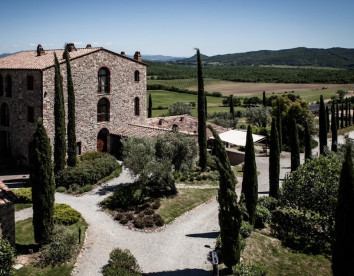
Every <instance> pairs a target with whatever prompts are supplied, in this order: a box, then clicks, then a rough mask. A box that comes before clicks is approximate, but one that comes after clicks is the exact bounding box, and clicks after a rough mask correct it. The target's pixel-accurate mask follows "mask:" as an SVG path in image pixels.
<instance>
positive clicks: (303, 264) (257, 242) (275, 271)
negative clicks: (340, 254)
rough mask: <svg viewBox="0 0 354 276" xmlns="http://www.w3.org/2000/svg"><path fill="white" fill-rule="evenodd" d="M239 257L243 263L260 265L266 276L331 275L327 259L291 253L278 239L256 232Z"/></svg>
mask: <svg viewBox="0 0 354 276" xmlns="http://www.w3.org/2000/svg"><path fill="white" fill-rule="evenodd" d="M241 257H242V259H243V261H245V262H259V263H262V264H263V265H264V266H265V268H266V269H267V270H268V274H267V275H268V276H280V275H284V276H285V275H286V276H291V275H293V276H298V275H301V276H306V275H308V276H310V275H313V276H318V275H321V276H325V275H332V272H331V261H330V260H329V259H327V258H325V257H324V256H322V255H307V254H303V253H299V252H293V251H292V250H291V249H289V248H286V247H284V246H282V244H281V242H280V241H279V240H278V239H275V238H272V237H271V236H269V235H268V234H266V233H261V232H259V231H257V230H256V231H254V232H253V233H252V234H251V236H250V237H249V238H247V240H246V247H245V250H244V251H243V252H242V254H241Z"/></svg>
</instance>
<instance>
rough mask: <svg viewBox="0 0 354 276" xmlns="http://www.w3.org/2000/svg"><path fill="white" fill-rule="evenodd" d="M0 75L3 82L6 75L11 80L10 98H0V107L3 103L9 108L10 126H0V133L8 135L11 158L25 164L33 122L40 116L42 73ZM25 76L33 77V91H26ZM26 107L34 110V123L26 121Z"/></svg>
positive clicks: (34, 71) (25, 72)
mask: <svg viewBox="0 0 354 276" xmlns="http://www.w3.org/2000/svg"><path fill="white" fill-rule="evenodd" d="M0 74H1V75H2V77H3V79H4V80H5V78H6V76H7V75H9V76H11V78H12V97H11V98H8V97H1V96H0V107H1V106H2V104H3V103H6V104H7V105H8V107H9V115H10V116H9V117H10V125H9V127H5V126H0V131H6V132H9V133H10V144H11V156H12V158H13V159H14V160H16V161H18V162H19V163H23V164H26V163H27V162H28V145H29V142H30V139H31V136H32V133H33V131H34V130H35V122H36V121H37V119H38V117H41V116H42V93H41V91H42V90H41V88H42V73H41V72H40V71H39V70H0ZM27 76H33V80H34V87H33V90H27ZM4 86H5V82H4ZM28 106H31V107H33V108H34V123H33V122H28V120H27V107H28Z"/></svg>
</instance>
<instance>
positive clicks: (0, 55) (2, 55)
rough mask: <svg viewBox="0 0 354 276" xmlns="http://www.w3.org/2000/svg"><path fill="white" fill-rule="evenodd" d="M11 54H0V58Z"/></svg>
mask: <svg viewBox="0 0 354 276" xmlns="http://www.w3.org/2000/svg"><path fill="white" fill-rule="evenodd" d="M11 55H12V54H9V53H4V54H0V58H3V57H7V56H11Z"/></svg>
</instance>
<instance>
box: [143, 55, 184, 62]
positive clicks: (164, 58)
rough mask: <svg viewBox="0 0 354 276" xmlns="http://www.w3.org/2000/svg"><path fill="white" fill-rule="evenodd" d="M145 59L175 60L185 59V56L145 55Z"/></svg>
mask: <svg viewBox="0 0 354 276" xmlns="http://www.w3.org/2000/svg"><path fill="white" fill-rule="evenodd" d="M143 59H144V60H150V61H175V60H181V59H184V57H171V56H162V55H143Z"/></svg>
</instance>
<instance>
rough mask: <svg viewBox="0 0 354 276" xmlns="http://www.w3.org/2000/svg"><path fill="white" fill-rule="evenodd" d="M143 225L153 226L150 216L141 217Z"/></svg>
mask: <svg viewBox="0 0 354 276" xmlns="http://www.w3.org/2000/svg"><path fill="white" fill-rule="evenodd" d="M143 222H144V226H145V227H149V228H150V227H153V226H154V220H153V218H152V217H150V216H149V217H145V218H143Z"/></svg>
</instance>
